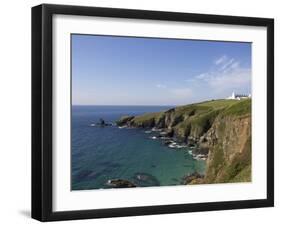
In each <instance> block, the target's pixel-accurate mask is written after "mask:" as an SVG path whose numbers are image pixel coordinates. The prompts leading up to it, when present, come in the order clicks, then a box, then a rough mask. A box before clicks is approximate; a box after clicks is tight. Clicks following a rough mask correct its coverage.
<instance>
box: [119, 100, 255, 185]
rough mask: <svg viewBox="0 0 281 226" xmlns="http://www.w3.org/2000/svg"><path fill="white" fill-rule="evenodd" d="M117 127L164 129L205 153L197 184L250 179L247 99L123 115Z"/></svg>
mask: <svg viewBox="0 0 281 226" xmlns="http://www.w3.org/2000/svg"><path fill="white" fill-rule="evenodd" d="M117 125H119V126H124V125H125V126H129V127H142V128H152V127H155V128H158V129H164V130H165V131H166V133H167V134H168V135H169V136H173V137H176V138H177V139H178V140H180V141H182V142H185V143H187V144H189V145H190V146H194V145H195V146H196V149H195V150H194V151H197V152H199V153H204V154H208V158H207V168H206V174H205V177H204V178H198V179H194V180H192V181H191V182H190V183H191V184H197V183H223V182H246V181H251V100H250V99H246V100H241V101H236V100H216V101H208V102H203V103H199V104H192V105H186V106H181V107H177V108H173V109H170V110H168V111H166V112H159V113H149V114H144V115H141V116H135V117H134V116H125V117H122V118H121V119H120V120H119V121H117Z"/></svg>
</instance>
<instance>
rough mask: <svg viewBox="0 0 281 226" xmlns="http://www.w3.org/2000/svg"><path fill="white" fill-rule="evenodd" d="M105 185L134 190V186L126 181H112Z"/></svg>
mask: <svg viewBox="0 0 281 226" xmlns="http://www.w3.org/2000/svg"><path fill="white" fill-rule="evenodd" d="M107 185H108V186H110V187H113V188H134V187H136V185H135V184H134V183H132V182H130V181H128V180H123V179H112V180H108V181H107Z"/></svg>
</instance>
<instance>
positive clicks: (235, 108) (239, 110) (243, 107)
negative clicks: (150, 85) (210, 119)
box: [222, 99, 252, 116]
mask: <svg viewBox="0 0 281 226" xmlns="http://www.w3.org/2000/svg"><path fill="white" fill-rule="evenodd" d="M251 103H252V102H251V99H246V100H240V101H239V102H237V103H236V104H233V105H231V106H229V107H228V108H226V109H225V110H224V111H223V113H222V114H223V115H224V116H226V115H232V116H233V115H235V116H239V115H240V116H241V115H245V114H250V113H251Z"/></svg>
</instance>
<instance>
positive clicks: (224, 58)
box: [215, 55, 227, 65]
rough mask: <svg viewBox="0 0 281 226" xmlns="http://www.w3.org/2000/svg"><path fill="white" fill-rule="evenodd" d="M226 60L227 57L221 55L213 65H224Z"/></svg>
mask: <svg viewBox="0 0 281 226" xmlns="http://www.w3.org/2000/svg"><path fill="white" fill-rule="evenodd" d="M226 60H227V56H226V55H223V56H221V57H219V58H218V59H216V60H215V65H219V64H222V63H224V62H225V61H226Z"/></svg>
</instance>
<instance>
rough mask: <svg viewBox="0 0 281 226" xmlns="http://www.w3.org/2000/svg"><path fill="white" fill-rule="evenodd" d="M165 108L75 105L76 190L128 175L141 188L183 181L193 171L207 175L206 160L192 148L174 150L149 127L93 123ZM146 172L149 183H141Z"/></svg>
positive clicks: (73, 120)
mask: <svg viewBox="0 0 281 226" xmlns="http://www.w3.org/2000/svg"><path fill="white" fill-rule="evenodd" d="M169 108H170V107H163V106H161V107H160V106H73V107H72V153H71V159H72V164H71V168H72V169H71V174H72V175H71V176H72V180H71V185H72V190H82V189H99V188H108V186H107V185H106V183H107V181H108V180H110V179H126V180H129V181H132V182H134V183H136V184H137V186H168V185H179V184H181V181H182V178H183V177H184V176H185V175H187V174H189V173H192V172H195V171H196V172H199V173H204V170H205V162H204V161H200V160H199V161H198V160H194V159H193V158H192V155H190V154H189V152H188V150H189V149H188V148H181V149H173V148H169V147H167V146H165V145H164V144H163V141H161V140H160V139H156V140H153V139H151V136H153V133H147V132H146V131H147V130H144V129H132V128H122V129H121V128H118V127H117V126H106V127H99V126H91V124H93V123H96V122H98V121H99V119H100V118H103V119H104V120H105V122H107V123H114V122H115V121H116V120H117V119H119V118H120V117H121V116H123V115H140V114H143V113H146V112H158V111H163V110H167V109H169ZM138 175H144V176H145V178H146V179H147V180H146V181H137V179H136V178H137V177H138Z"/></svg>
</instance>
